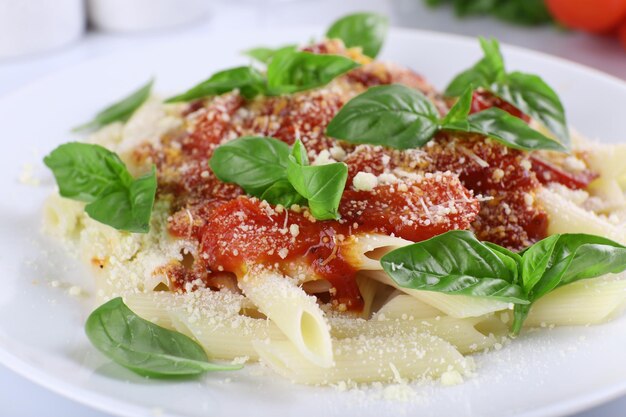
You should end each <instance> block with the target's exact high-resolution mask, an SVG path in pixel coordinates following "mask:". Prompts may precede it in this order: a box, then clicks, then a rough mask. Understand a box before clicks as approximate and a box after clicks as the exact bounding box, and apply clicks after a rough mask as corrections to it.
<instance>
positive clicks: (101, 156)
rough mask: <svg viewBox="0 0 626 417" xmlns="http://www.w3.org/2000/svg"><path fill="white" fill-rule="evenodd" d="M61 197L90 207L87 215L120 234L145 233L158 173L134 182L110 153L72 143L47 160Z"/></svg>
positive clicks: (147, 228) (99, 148) (59, 149)
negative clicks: (124, 232) (121, 232)
mask: <svg viewBox="0 0 626 417" xmlns="http://www.w3.org/2000/svg"><path fill="white" fill-rule="evenodd" d="M44 163H45V164H46V166H48V168H50V169H51V170H52V173H53V174H54V177H55V179H56V182H57V185H58V187H59V194H60V195H61V196H63V197H66V198H71V199H73V200H78V201H83V202H86V203H89V204H87V206H86V207H85V211H86V212H87V214H88V215H89V216H90V217H91V218H93V219H94V220H96V221H99V222H100V223H104V224H107V225H109V226H112V227H114V228H116V229H118V230H125V231H128V232H138V233H145V232H147V231H148V230H149V228H150V216H151V214H152V206H153V204H154V198H155V194H156V188H157V179H156V171H155V170H154V168H153V170H152V172H151V173H149V174H146V175H145V176H143V177H140V178H138V179H133V177H132V176H131V175H130V173H129V172H128V170H127V169H126V166H125V165H124V163H123V162H122V161H121V160H120V158H119V157H118V156H117V155H116V154H115V153H114V152H111V151H109V150H108V149H106V148H104V147H102V146H99V145H92V144H87V143H78V142H71V143H66V144H64V145H61V146H59V147H57V148H56V149H55V150H53V151H52V152H51V153H50V155H48V156H46V157H45V158H44Z"/></svg>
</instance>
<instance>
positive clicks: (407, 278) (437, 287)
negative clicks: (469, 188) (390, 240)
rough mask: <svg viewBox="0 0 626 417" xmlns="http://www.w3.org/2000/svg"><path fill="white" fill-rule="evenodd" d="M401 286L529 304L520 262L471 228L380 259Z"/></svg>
mask: <svg viewBox="0 0 626 417" xmlns="http://www.w3.org/2000/svg"><path fill="white" fill-rule="evenodd" d="M380 262H381V264H382V267H383V269H384V270H385V272H386V273H387V274H388V275H389V276H390V277H391V278H392V279H393V280H394V281H395V282H396V283H397V284H398V285H400V286H401V287H404V288H412V289H416V290H423V291H435V292H441V293H445V294H456V295H469V296H475V297H484V298H491V299H495V300H500V301H505V302H512V303H521V304H527V303H528V301H527V300H526V295H525V294H524V291H523V290H522V288H521V287H520V286H519V285H518V283H517V262H516V260H515V259H514V258H510V257H507V256H506V252H504V251H494V250H493V249H491V248H490V247H489V246H487V245H485V244H483V243H482V242H480V241H479V240H477V239H476V238H475V237H474V235H473V234H472V233H470V232H467V231H450V232H446V233H444V234H441V235H438V236H435V237H433V238H431V239H428V240H425V241H423V242H418V243H414V244H412V245H408V246H405V247H402V248H399V249H395V250H393V251H391V252H389V253H387V254H386V255H385V256H383V257H382V258H381V260H380Z"/></svg>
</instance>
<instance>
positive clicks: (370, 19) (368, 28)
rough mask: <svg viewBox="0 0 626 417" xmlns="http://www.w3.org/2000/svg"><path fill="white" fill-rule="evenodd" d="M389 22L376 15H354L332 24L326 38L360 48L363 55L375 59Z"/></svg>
mask: <svg viewBox="0 0 626 417" xmlns="http://www.w3.org/2000/svg"><path fill="white" fill-rule="evenodd" d="M388 26H389V21H388V19H387V17H386V16H383V15H380V14H377V13H355V14H351V15H348V16H344V17H342V18H341V19H339V20H337V21H336V22H334V23H333V24H332V25H331V26H330V28H329V29H328V31H327V32H326V37H327V38H329V39H335V38H337V39H341V40H342V41H343V43H344V44H345V45H346V46H347V47H353V46H360V47H361V48H363V53H364V54H365V55H367V56H369V57H372V58H376V55H378V52H379V51H380V48H381V47H382V45H383V42H384V41H385V36H386V35H387V27H388Z"/></svg>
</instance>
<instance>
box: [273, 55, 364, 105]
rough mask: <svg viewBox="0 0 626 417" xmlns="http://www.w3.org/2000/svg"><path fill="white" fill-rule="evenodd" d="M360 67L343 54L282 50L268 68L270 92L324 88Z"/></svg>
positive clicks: (278, 93)
mask: <svg viewBox="0 0 626 417" xmlns="http://www.w3.org/2000/svg"><path fill="white" fill-rule="evenodd" d="M358 66H359V64H358V63H356V62H354V61H353V60H351V59H349V58H346V57H344V56H340V55H319V54H313V53H310V52H299V51H282V52H279V53H277V54H276V55H274V57H273V58H272V61H271V62H270V64H269V65H268V67H267V87H268V91H267V94H268V95H280V94H290V93H295V92H298V91H304V90H310V89H312V88H316V87H321V86H324V85H326V84H328V83H329V82H331V81H332V80H333V79H334V78H335V77H338V76H340V75H341V74H343V73H345V72H348V71H350V70H351V69H354V68H356V67H358Z"/></svg>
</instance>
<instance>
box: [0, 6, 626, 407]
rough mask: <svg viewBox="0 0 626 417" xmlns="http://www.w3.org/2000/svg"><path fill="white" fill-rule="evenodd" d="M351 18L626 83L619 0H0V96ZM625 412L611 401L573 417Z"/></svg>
mask: <svg viewBox="0 0 626 417" xmlns="http://www.w3.org/2000/svg"><path fill="white" fill-rule="evenodd" d="M355 11H374V12H380V13H384V14H386V15H388V16H389V17H390V20H391V24H392V26H395V27H403V28H415V29H420V30H430V31H438V32H448V33H454V34H460V35H469V36H478V35H482V36H492V37H496V38H498V39H499V40H500V41H501V42H502V43H508V44H513V45H518V46H522V47H526V48H530V49H534V50H538V51H542V52H545V53H548V54H551V55H556V56H559V57H562V58H566V59H569V60H572V61H575V62H578V63H581V64H584V65H587V66H590V67H593V68H596V69H598V70H601V71H603V72H606V73H609V74H611V75H613V76H616V77H618V78H621V79H624V80H626V0H228V1H226V0H0V95H4V94H8V93H10V92H11V91H14V90H17V89H19V88H21V87H23V86H26V85H27V84H29V83H30V82H32V81H34V80H36V79H38V78H41V77H45V76H46V75H48V74H51V73H54V72H56V71H60V70H63V69H64V68H67V67H71V66H73V65H77V64H80V63H82V62H85V61H88V60H91V59H94V58H97V57H100V56H103V55H107V54H110V53H118V52H124V51H133V50H137V49H138V48H144V47H150V46H152V45H158V44H159V42H163V41H165V40H168V41H172V40H174V41H175V40H176V39H177V38H180V39H184V38H187V37H188V36H190V35H191V36H193V35H195V34H197V35H202V36H206V35H215V39H223V37H224V36H227V34H228V33H232V32H233V31H254V30H256V29H272V28H277V27H294V26H295V27H299V26H316V25H319V26H320V27H322V28H323V27H326V26H327V25H328V23H329V22H331V21H333V20H335V19H336V18H338V17H339V16H342V15H344V14H347V13H350V12H355ZM320 32H321V31H320V30H317V31H315V30H312V33H320ZM220 36H221V37H222V38H220ZM204 53H210V45H208V46H207V51H204ZM428 58H429V57H425V59H428ZM433 58H435V57H433ZM417 70H418V71H419V68H417ZM624 108H625V110H626V103H625V105H624ZM0 387H1V389H0V415H2V416H5V415H6V416H23V417H34V416H37V417H39V416H48V417H57V416H58V417H60V416H64V417H65V416H74V415H80V416H85V417H104V416H105V414H103V413H100V412H97V411H93V410H90V409H88V408H86V407H84V406H81V405H78V404H75V403H73V402H71V401H69V400H66V399H64V398H62V397H60V396H57V395H56V394H53V393H51V392H48V391H46V390H44V389H43V388H39V387H38V386H36V385H34V384H32V383H30V382H28V381H26V380H25V379H23V378H21V377H19V376H17V375H15V374H13V373H11V372H10V371H8V370H7V369H4V368H2V367H0ZM624 415H626V399H618V400H616V401H614V402H612V403H609V404H606V405H603V406H601V407H599V408H596V409H593V410H591V411H587V412H585V413H582V414H579V415H577V416H576V417H592V416H596V417H617V416H624Z"/></svg>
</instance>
